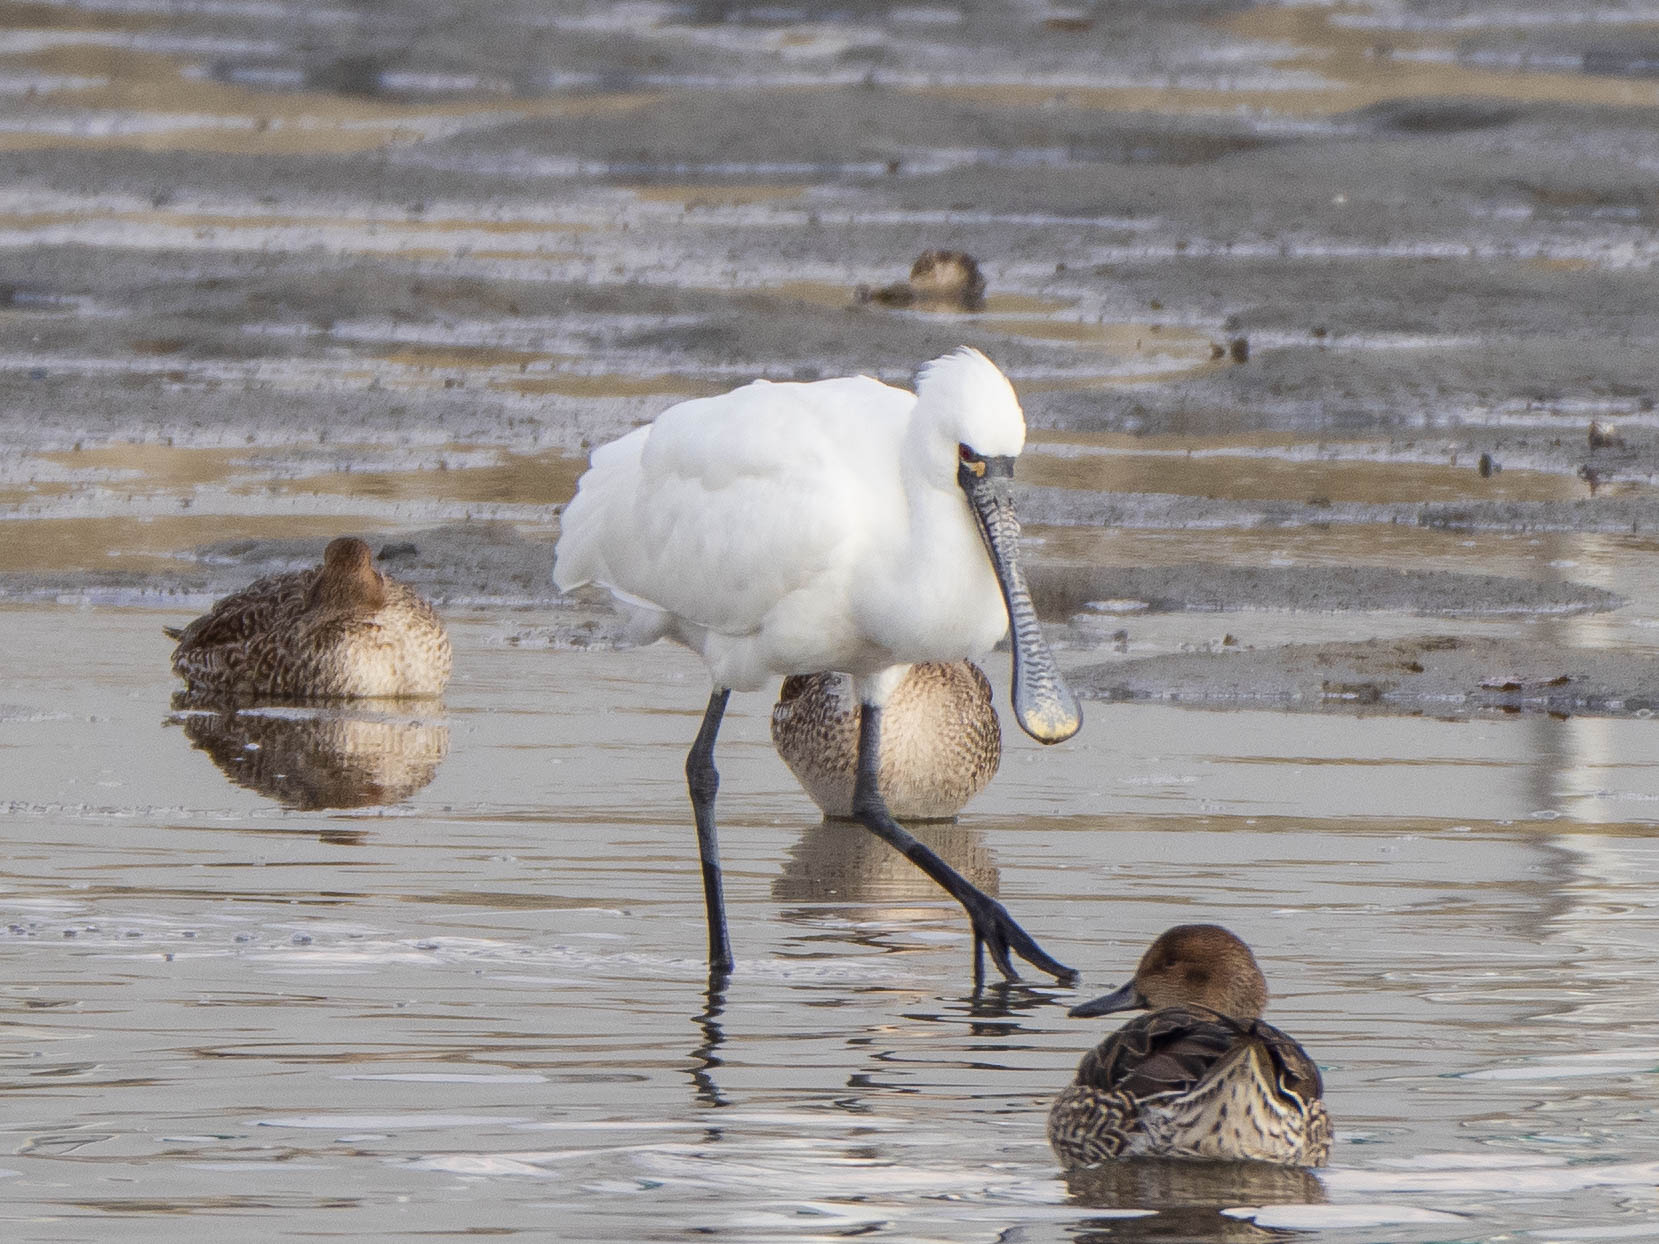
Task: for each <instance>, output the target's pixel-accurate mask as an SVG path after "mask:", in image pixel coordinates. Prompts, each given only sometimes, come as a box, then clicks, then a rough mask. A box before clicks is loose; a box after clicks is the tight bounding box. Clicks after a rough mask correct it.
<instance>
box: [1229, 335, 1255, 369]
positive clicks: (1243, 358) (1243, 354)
mask: <svg viewBox="0 0 1659 1244" xmlns="http://www.w3.org/2000/svg"><path fill="white" fill-rule="evenodd" d="M1227 353H1228V354H1230V355H1232V356H1233V362H1235V363H1248V362H1249V361H1250V338H1248V337H1234V338H1233V339H1232V340H1231V341H1229V342H1228V343H1227Z"/></svg>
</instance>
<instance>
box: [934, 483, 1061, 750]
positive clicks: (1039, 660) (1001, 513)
mask: <svg viewBox="0 0 1659 1244" xmlns="http://www.w3.org/2000/svg"><path fill="white" fill-rule="evenodd" d="M1013 480H1014V459H1013V458H1011V457H1010V458H982V459H978V460H976V461H975V462H972V463H968V462H964V463H963V464H962V466H961V468H960V469H959V470H958V471H957V481H958V482H959V483H960V484H961V485H962V491H963V492H965V493H966V494H967V495H968V506H969V508H970V509H972V510H973V513H974V518H975V520H976V521H977V522H978V523H979V534H980V535H981V536H983V537H984V539H985V548H986V549H987V550H988V551H989V552H990V554H991V566H992V567H993V569H995V571H996V575H997V582H998V583H1000V584H1001V585H1002V598H1003V600H1004V601H1006V602H1007V604H1008V630H1009V634H1010V637H1011V640H1012V646H1013V649H1014V717H1015V718H1016V719H1017V720H1018V721H1019V723H1020V729H1022V730H1024V731H1025V732H1026V733H1027V734H1029V735H1030V736H1031V737H1032V738H1034V739H1036V740H1037V741H1038V742H1039V743H1059V742H1062V741H1063V740H1065V739H1069V738H1071V736H1072V735H1074V734H1076V733H1077V731H1078V728H1079V727H1080V726H1081V725H1082V724H1083V710H1082V709H1081V708H1080V707H1079V706H1078V703H1077V697H1076V696H1074V695H1073V694H1072V693H1071V688H1070V687H1068V686H1066V680H1065V679H1063V678H1061V677H1060V669H1059V667H1058V666H1056V665H1055V664H1054V655H1053V654H1052V653H1051V652H1049V650H1048V645H1047V644H1046V643H1044V642H1043V632H1042V628H1041V627H1040V626H1039V625H1038V623H1037V610H1036V608H1035V607H1034V606H1033V605H1032V604H1031V592H1030V589H1028V588H1027V587H1026V584H1025V574H1024V573H1023V572H1022V571H1021V570H1020V561H1019V543H1020V521H1019V519H1018V518H1016V517H1015V516H1014V499H1013V496H1012V492H1011V489H1012V485H1013Z"/></svg>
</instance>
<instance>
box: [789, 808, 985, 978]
mask: <svg viewBox="0 0 1659 1244" xmlns="http://www.w3.org/2000/svg"><path fill="white" fill-rule="evenodd" d="M911 832H912V833H913V834H914V835H915V836H916V837H917V838H918V839H920V840H921V841H922V842H924V843H925V844H927V846H929V847H930V848H932V849H933V850H934V851H935V852H937V853H938V855H939V856H940V858H942V859H943V860H944V861H945V862H946V863H947V864H949V865H950V866H951V867H952V868H954V869H956V871H957V872H959V873H961V874H962V875H963V876H964V877H966V878H967V879H968V880H969V881H971V882H972V883H973V884H974V885H975V886H977V887H978V888H979V889H980V890H981V891H983V892H984V893H986V894H989V895H991V896H992V897H995V896H996V893H997V889H998V884H997V882H998V874H997V864H996V858H995V857H994V856H993V855H992V853H991V849H990V848H989V847H987V846H986V845H985V839H984V834H983V832H982V831H981V830H979V829H978V828H976V827H973V826H969V825H963V824H960V823H958V822H954V821H933V822H917V823H915V824H914V825H912V826H911ZM941 896H942V892H941V891H940V889H939V887H938V886H936V885H934V884H933V882H932V881H931V880H929V879H928V877H926V876H925V875H924V874H923V873H921V872H920V871H918V870H917V869H916V868H915V867H914V866H913V865H911V864H910V862H909V861H908V860H906V859H905V858H904V856H902V855H900V854H899V853H898V852H897V851H895V850H893V848H892V847H890V846H888V845H887V844H886V843H885V842H882V841H881V840H880V839H877V838H873V837H871V836H870V835H869V834H865V833H861V832H860V831H859V828H858V826H856V825H853V824H849V823H848V822H846V821H835V820H829V819H827V818H826V819H825V820H823V821H820V822H819V823H818V824H816V825H813V826H811V827H810V828H808V829H807V830H806V831H805V832H804V833H803V834H802V835H801V840H800V841H799V842H798V843H796V844H795V846H794V847H792V848H791V849H790V852H789V858H788V859H787V860H786V861H785V862H784V866H783V872H782V873H781V874H780V875H779V876H778V878H777V880H775V881H774V882H773V883H772V897H773V899H774V900H775V901H777V902H778V903H780V904H786V905H787V904H791V903H813V904H820V906H814V907H796V908H788V907H786V908H785V910H784V912H783V917H784V919H785V920H788V921H790V922H791V923H795V924H808V925H819V924H821V922H822V921H823V919H824V915H825V909H824V907H823V906H821V904H832V905H834V908H835V913H836V914H837V915H839V916H840V917H842V918H843V919H846V920H849V921H852V922H854V923H855V924H858V925H860V926H864V925H870V926H874V927H872V928H870V929H868V930H864V929H862V928H861V929H860V930H859V931H856V932H854V933H851V934H849V933H847V932H846V931H844V930H836V931H835V932H834V933H833V938H834V940H836V941H844V940H847V939H848V937H851V939H852V940H854V941H856V942H859V943H860V944H863V945H869V946H877V947H882V948H883V949H887V948H888V947H885V946H883V944H882V942H881V936H880V935H881V934H883V933H885V932H886V931H887V929H888V927H889V926H891V925H893V924H898V923H905V922H908V921H912V920H926V921H939V920H948V919H949V918H950V913H949V910H948V899H946V900H943V901H942V897H941Z"/></svg>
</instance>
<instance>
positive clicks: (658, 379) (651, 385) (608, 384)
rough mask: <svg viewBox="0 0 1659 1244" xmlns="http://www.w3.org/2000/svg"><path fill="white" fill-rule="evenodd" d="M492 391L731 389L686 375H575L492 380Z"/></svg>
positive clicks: (629, 393)
mask: <svg viewBox="0 0 1659 1244" xmlns="http://www.w3.org/2000/svg"><path fill="white" fill-rule="evenodd" d="M489 385H490V387H491V388H492V389H507V390H510V391H511V392H514V393H526V394H531V395H536V394H543V393H548V394H557V395H558V396H560V397H652V396H655V395H656V394H659V393H660V394H664V395H667V396H671V397H675V398H688V397H712V396H713V395H715V394H717V393H724V392H726V390H728V389H730V388H731V387H732V384H731V382H730V381H725V380H696V379H692V378H691V377H688V376H617V375H598V376H577V375H572V374H569V373H561V374H557V375H546V374H538V375H534V376H513V377H511V378H508V379H504V380H491V381H490V382H489Z"/></svg>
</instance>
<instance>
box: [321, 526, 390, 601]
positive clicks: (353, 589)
mask: <svg viewBox="0 0 1659 1244" xmlns="http://www.w3.org/2000/svg"><path fill="white" fill-rule="evenodd" d="M312 602H313V603H314V604H317V605H332V606H336V607H341V608H360V609H378V608H380V606H381V605H384V604H385V603H386V581H385V580H384V579H383V578H381V577H380V572H379V571H378V570H376V569H375V568H374V551H373V550H372V549H370V548H369V546H368V545H367V544H365V543H363V541H361V540H359V539H358V538H357V537H356V536H339V537H337V538H336V539H333V540H330V541H329V542H328V547H327V548H326V549H324V550H323V571H322V573H321V574H320V575H318V576H317V583H316V586H315V587H314V588H312Z"/></svg>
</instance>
